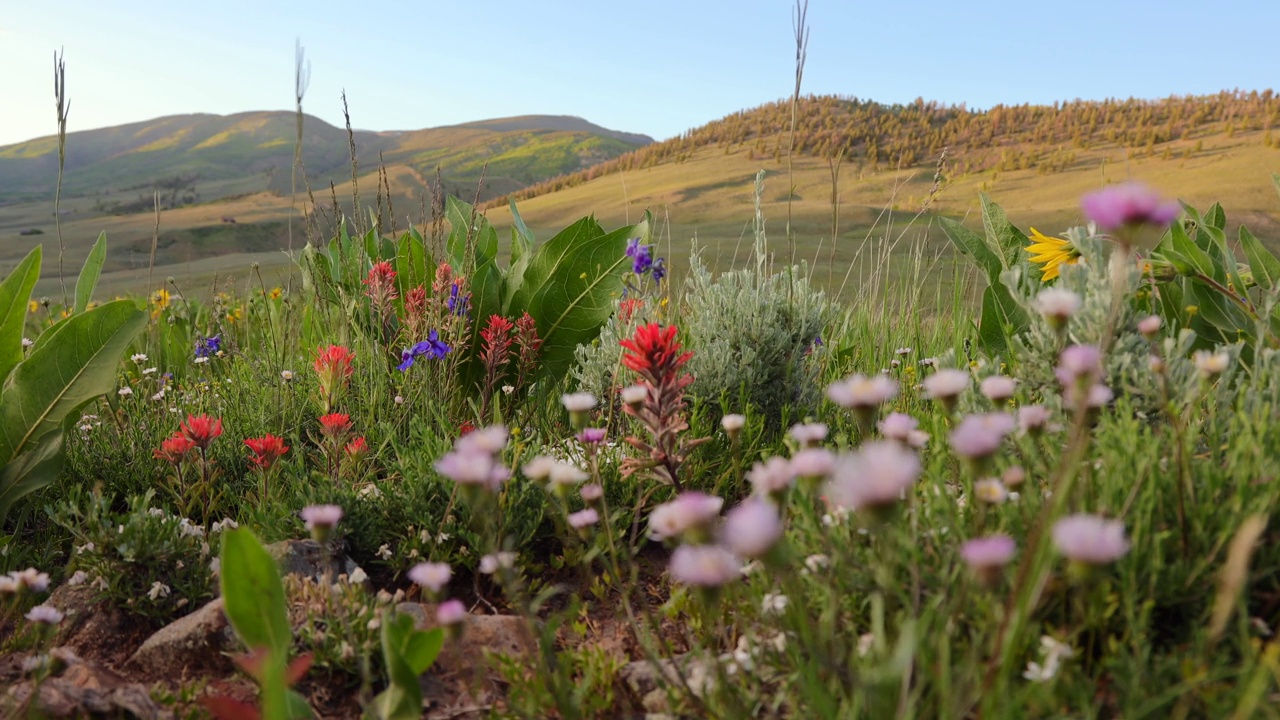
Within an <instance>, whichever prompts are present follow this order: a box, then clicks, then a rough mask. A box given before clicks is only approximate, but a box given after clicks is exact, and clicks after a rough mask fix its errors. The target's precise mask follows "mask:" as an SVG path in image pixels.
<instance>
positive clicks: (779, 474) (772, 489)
mask: <svg viewBox="0 0 1280 720" xmlns="http://www.w3.org/2000/svg"><path fill="white" fill-rule="evenodd" d="M795 478H796V476H795V473H794V472H793V471H792V469H791V463H790V462H788V461H787V459H786V458H782V457H777V456H774V457H770V458H767V459H765V460H763V461H760V462H757V463H755V464H754V465H752V466H751V469H750V470H748V471H747V481H748V482H750V483H751V488H752V490H754V491H755V493H756V494H757V495H763V496H766V497H773V498H775V499H776V498H780V496H781V495H782V494H783V493H785V492H786V491H787V489H788V488H790V487H791V484H792V483H793V482H794V481H795Z"/></svg>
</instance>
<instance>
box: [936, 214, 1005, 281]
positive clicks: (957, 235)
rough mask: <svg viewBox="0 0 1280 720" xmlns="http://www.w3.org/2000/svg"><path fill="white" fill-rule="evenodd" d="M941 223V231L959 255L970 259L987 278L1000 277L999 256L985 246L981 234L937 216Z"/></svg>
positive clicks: (994, 278)
mask: <svg viewBox="0 0 1280 720" xmlns="http://www.w3.org/2000/svg"><path fill="white" fill-rule="evenodd" d="M938 221H939V223H940V224H941V225H942V232H944V233H946V235H947V237H948V238H950V240H951V243H952V244H953V245H955V246H956V250H959V251H960V254H961V255H964V256H965V257H968V258H969V259H970V260H972V261H973V262H974V263H975V264H976V265H977V266H978V267H979V268H981V269H982V271H983V272H985V273H986V274H987V279H988V280H990V281H991V282H993V283H994V282H996V281H997V280H998V279H999V277H1000V271H1001V269H1002V268H1001V266H1000V258H998V257H996V254H995V253H994V252H992V251H991V248H990V247H987V243H986V241H985V240H983V239H982V236H981V235H978V233H976V232H974V231H972V230H970V229H969V228H967V227H965V226H964V225H961V224H960V223H958V222H956V221H955V220H952V219H951V218H947V217H942V218H938Z"/></svg>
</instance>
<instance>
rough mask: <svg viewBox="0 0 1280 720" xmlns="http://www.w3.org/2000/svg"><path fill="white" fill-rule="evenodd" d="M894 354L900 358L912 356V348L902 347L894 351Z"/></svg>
mask: <svg viewBox="0 0 1280 720" xmlns="http://www.w3.org/2000/svg"><path fill="white" fill-rule="evenodd" d="M893 353H894V354H895V355H897V356H899V357H905V356H907V355H910V354H911V348H909V347H900V348H898V349H897V350H894V351H893Z"/></svg>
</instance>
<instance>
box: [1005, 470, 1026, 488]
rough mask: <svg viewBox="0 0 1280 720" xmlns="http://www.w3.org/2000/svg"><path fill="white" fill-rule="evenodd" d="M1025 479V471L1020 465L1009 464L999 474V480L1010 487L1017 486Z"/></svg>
mask: <svg viewBox="0 0 1280 720" xmlns="http://www.w3.org/2000/svg"><path fill="white" fill-rule="evenodd" d="M1026 479H1027V471H1026V470H1023V469H1022V466H1021V465H1013V466H1010V467H1009V468H1007V469H1006V470H1005V471H1004V472H1003V473H1002V474H1001V475H1000V482H1002V483H1004V486H1005V487H1010V488H1014V487H1018V486H1019V485H1021V484H1022V483H1023V482H1024V481H1026Z"/></svg>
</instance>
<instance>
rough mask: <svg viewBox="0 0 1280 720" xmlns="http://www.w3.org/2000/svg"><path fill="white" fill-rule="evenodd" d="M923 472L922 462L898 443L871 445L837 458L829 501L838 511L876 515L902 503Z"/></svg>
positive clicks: (828, 484) (885, 442) (874, 443)
mask: <svg viewBox="0 0 1280 720" xmlns="http://www.w3.org/2000/svg"><path fill="white" fill-rule="evenodd" d="M920 471H921V464H920V458H918V457H916V454H915V453H913V452H911V451H909V450H906V449H904V448H903V447H902V446H901V445H899V444H898V443H896V442H888V441H879V440H878V441H872V442H868V443H865V444H863V446H862V447H861V448H860V449H859V450H858V451H857V452H856V453H846V454H842V455H841V456H840V457H838V458H836V463H835V467H834V468H833V469H832V471H831V479H830V480H829V481H828V482H827V485H826V490H827V493H826V494H827V498H828V499H829V500H830V502H831V504H832V505H834V506H835V507H837V508H845V509H847V510H863V509H867V510H870V511H872V512H876V511H879V510H881V509H884V508H886V507H888V506H891V505H893V504H894V503H896V502H898V501H899V500H900V499H902V496H903V494H904V493H905V492H906V491H907V489H908V488H910V487H911V485H912V484H913V483H915V481H916V479H917V478H919V477H920Z"/></svg>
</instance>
